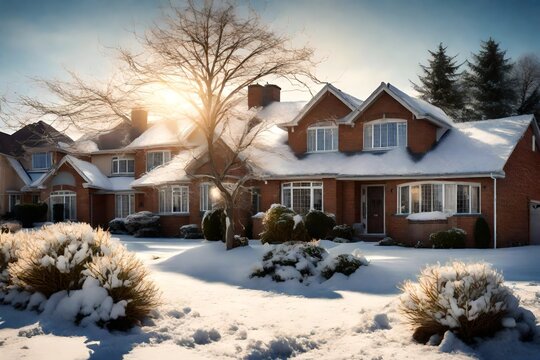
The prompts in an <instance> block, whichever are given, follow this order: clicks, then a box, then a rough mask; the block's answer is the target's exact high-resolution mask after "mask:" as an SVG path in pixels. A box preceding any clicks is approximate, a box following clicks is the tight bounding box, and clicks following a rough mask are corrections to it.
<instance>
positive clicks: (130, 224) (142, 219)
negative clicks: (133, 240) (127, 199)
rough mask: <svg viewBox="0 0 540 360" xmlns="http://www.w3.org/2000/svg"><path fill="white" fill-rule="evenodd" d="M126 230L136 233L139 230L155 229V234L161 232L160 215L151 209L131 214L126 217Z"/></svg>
mask: <svg viewBox="0 0 540 360" xmlns="http://www.w3.org/2000/svg"><path fill="white" fill-rule="evenodd" d="M124 226H125V227H126V230H127V231H128V232H129V233H130V234H132V235H134V234H135V233H136V232H137V231H138V230H140V229H145V230H144V231H146V232H149V230H148V229H153V230H154V233H155V234H159V227H160V226H159V215H155V214H153V213H152V212H150V211H139V212H137V213H135V214H130V215H128V216H127V217H126V218H125V219H124Z"/></svg>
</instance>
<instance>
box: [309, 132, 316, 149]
mask: <svg viewBox="0 0 540 360" xmlns="http://www.w3.org/2000/svg"><path fill="white" fill-rule="evenodd" d="M315 132H316V131H315V129H308V144H307V146H308V151H315V150H316V147H315Z"/></svg>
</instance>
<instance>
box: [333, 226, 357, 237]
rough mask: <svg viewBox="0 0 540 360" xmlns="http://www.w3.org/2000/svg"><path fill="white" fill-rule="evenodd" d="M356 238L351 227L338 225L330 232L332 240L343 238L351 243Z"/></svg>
mask: <svg viewBox="0 0 540 360" xmlns="http://www.w3.org/2000/svg"><path fill="white" fill-rule="evenodd" d="M353 237H354V229H353V228H352V227H351V226H349V225H345V224H343V225H336V226H334V228H333V229H332V231H331V232H330V238H331V239H335V238H341V239H347V240H349V241H351V240H352V239H353Z"/></svg>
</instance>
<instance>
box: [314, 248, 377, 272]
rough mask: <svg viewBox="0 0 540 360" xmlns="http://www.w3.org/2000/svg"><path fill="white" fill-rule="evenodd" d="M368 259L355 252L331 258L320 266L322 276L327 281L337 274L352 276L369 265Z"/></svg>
mask: <svg viewBox="0 0 540 360" xmlns="http://www.w3.org/2000/svg"><path fill="white" fill-rule="evenodd" d="M368 264H369V262H368V261H367V259H366V258H365V257H364V256H363V255H361V254H360V253H359V252H356V251H355V252H353V253H352V254H339V255H335V256H329V257H328V258H327V259H326V260H325V261H324V263H322V264H320V265H319V266H320V267H322V269H321V275H322V276H323V277H324V278H325V279H330V278H331V277H332V276H334V274H335V273H340V274H343V275H347V276H349V275H351V274H352V273H354V272H355V271H356V270H358V268H359V267H360V266H362V265H368Z"/></svg>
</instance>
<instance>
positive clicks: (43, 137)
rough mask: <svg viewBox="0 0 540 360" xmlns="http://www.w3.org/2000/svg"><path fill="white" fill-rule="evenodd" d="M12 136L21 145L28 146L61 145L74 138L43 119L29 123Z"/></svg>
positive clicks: (68, 142) (69, 142) (70, 141)
mask: <svg viewBox="0 0 540 360" xmlns="http://www.w3.org/2000/svg"><path fill="white" fill-rule="evenodd" d="M11 138H12V139H13V140H14V141H15V142H16V143H17V144H19V145H22V146H28V147H42V146H59V144H60V143H65V144H71V143H73V140H72V139H71V138H70V137H69V136H67V135H65V134H62V133H61V132H59V131H58V130H56V129H55V128H54V127H52V126H51V125H49V124H47V123H46V122H43V121H38V122H36V123H33V124H28V125H25V126H24V127H22V128H21V129H19V130H17V131H16V132H14V133H13V134H12V135H11Z"/></svg>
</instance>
